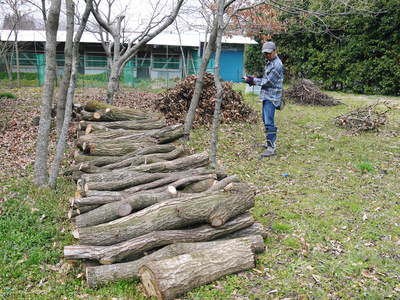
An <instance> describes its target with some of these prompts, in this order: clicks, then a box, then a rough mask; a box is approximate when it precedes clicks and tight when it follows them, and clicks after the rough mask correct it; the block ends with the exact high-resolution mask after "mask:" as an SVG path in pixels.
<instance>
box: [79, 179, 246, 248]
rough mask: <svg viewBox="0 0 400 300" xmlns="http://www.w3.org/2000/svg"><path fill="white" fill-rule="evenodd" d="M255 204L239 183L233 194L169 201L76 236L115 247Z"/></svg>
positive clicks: (210, 221)
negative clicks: (221, 210)
mask: <svg viewBox="0 0 400 300" xmlns="http://www.w3.org/2000/svg"><path fill="white" fill-rule="evenodd" d="M235 204H236V205H235ZM253 205H254V192H253V191H251V190H250V188H249V186H248V185H246V184H241V183H237V184H233V185H232V187H231V189H230V190H229V191H223V192H215V193H214V194H211V195H209V196H206V197H201V198H193V197H188V198H186V199H185V198H182V199H179V200H175V199H173V200H168V201H165V202H162V203H159V204H155V205H152V206H150V207H147V208H145V209H143V210H140V211H138V212H136V213H134V214H131V215H129V216H126V217H123V218H120V219H118V220H115V221H112V222H109V223H106V224H101V225H97V226H91V227H85V228H79V229H78V230H77V231H75V232H74V236H75V238H79V239H80V242H81V244H84V245H101V246H103V245H104V246H106V245H113V244H116V243H119V242H122V241H126V240H128V239H131V238H134V237H138V236H141V235H144V234H146V233H149V232H152V231H157V230H169V229H179V228H184V227H187V226H190V225H194V224H199V223H202V222H208V223H212V222H213V220H209V216H210V214H211V213H212V212H213V211H214V210H215V209H216V208H217V207H224V206H226V207H229V208H231V210H232V211H231V212H230V213H229V214H230V215H231V216H232V217H234V216H236V215H239V214H242V213H244V212H245V211H247V209H249V208H251V207H253ZM213 217H214V218H215V216H213Z"/></svg>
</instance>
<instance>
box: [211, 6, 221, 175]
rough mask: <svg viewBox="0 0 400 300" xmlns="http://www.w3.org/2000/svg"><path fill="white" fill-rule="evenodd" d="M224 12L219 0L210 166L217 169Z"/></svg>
mask: <svg viewBox="0 0 400 300" xmlns="http://www.w3.org/2000/svg"><path fill="white" fill-rule="evenodd" d="M224 10H225V0H218V3H217V18H216V19H217V38H216V42H215V64H214V81H215V87H216V89H217V93H216V95H215V99H216V101H215V108H214V115H213V123H212V128H211V141H210V165H211V167H212V168H216V167H217V144H218V130H219V124H220V114H221V103H222V95H223V93H224V88H223V86H222V83H221V77H220V58H221V48H222V36H223V33H224V30H225V24H224Z"/></svg>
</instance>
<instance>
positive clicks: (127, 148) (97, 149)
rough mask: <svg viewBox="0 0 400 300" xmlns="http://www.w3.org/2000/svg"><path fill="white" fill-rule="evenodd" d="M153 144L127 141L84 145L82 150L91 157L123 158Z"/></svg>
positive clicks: (150, 142)
mask: <svg viewBox="0 0 400 300" xmlns="http://www.w3.org/2000/svg"><path fill="white" fill-rule="evenodd" d="M154 144H155V143H154V142H152V141H143V142H140V141H139V142H133V141H129V140H128V141H119V142H107V143H86V144H85V145H83V146H82V149H84V150H83V152H84V153H87V154H90V155H93V156H123V155H126V154H128V153H130V152H133V151H138V150H139V149H142V148H144V147H149V146H151V145H154Z"/></svg>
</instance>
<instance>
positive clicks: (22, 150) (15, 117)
mask: <svg viewBox="0 0 400 300" xmlns="http://www.w3.org/2000/svg"><path fill="white" fill-rule="evenodd" d="M12 92H13V93H14V94H15V95H16V96H17V98H16V99H4V98H2V99H0V107H1V109H0V164H1V172H0V178H5V177H7V176H27V175H28V174H29V171H28V170H29V167H31V166H33V163H34V160H35V147H36V138H37V131H38V124H39V122H38V120H39V116H40V101H41V96H42V92H41V89H40V88H21V89H15V90H13V91H12ZM105 94H106V92H105V89H102V88H85V89H80V90H78V93H77V94H76V97H75V103H76V102H82V103H85V102H87V101H89V100H103V99H104V95H105ZM155 98H157V94H153V93H147V92H142V91H137V90H122V91H121V92H119V93H118V94H117V95H116V98H115V105H117V106H129V107H133V108H137V109H141V110H144V111H152V110H154V109H155V100H154V99H155ZM72 127H73V124H72V123H71V128H70V131H69V133H70V134H69V139H68V143H69V144H70V145H71V144H72V143H73V139H74V135H73V133H74V130H73V128H72ZM55 143H56V136H55V119H54V118H53V119H52V123H51V134H50V155H51V153H52V151H51V149H54V147H55ZM50 158H51V157H50Z"/></svg>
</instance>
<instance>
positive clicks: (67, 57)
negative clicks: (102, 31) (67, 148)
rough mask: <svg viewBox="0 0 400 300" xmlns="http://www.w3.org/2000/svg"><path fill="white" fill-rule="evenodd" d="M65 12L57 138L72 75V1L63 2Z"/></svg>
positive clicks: (57, 100)
mask: <svg viewBox="0 0 400 300" xmlns="http://www.w3.org/2000/svg"><path fill="white" fill-rule="evenodd" d="M65 6H66V12H67V33H66V34H67V35H66V39H65V46H64V74H63V78H62V81H61V84H60V88H59V90H58V95H57V99H56V105H57V119H56V123H57V137H59V136H60V134H61V129H62V126H63V124H64V115H65V105H66V104H65V103H66V101H67V93H68V88H69V86H70V79H71V73H72V52H73V49H72V48H73V37H74V13H75V5H74V2H73V1H72V0H67V1H65Z"/></svg>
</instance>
